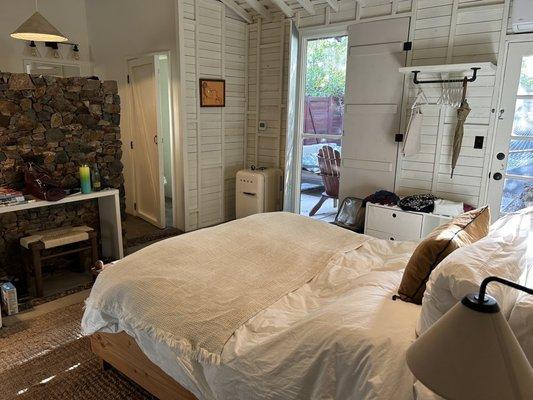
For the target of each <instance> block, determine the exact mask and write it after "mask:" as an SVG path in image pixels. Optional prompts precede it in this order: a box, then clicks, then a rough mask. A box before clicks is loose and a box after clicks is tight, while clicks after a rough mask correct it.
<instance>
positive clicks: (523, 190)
mask: <svg viewBox="0 0 533 400" xmlns="http://www.w3.org/2000/svg"><path fill="white" fill-rule="evenodd" d="M531 205H533V182H531V181H530V182H528V181H522V180H519V179H506V180H505V185H504V188H503V196H502V205H501V208H500V212H501V213H502V214H505V213H510V212H514V211H518V210H521V209H522V208H526V207H529V206H531Z"/></svg>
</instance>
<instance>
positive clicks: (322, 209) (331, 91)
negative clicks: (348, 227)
mask: <svg viewBox="0 0 533 400" xmlns="http://www.w3.org/2000/svg"><path fill="white" fill-rule="evenodd" d="M347 49H348V37H347V36H346V34H345V32H338V33H337V34H330V35H328V36H327V37H307V38H304V39H303V42H302V67H301V69H300V71H301V77H300V82H301V85H300V97H299V98H300V112H299V121H298V139H299V140H298V146H299V154H300V157H298V158H299V168H298V170H299V171H300V174H299V177H298V178H299V185H296V193H295V199H296V202H297V204H295V209H296V211H299V213H300V214H302V215H307V216H311V217H313V218H316V219H321V220H325V221H328V222H331V221H333V220H334V219H335V215H336V213H337V207H338V193H339V182H340V159H341V148H342V135H343V131H344V126H343V124H344V94H345V86H346V55H347Z"/></svg>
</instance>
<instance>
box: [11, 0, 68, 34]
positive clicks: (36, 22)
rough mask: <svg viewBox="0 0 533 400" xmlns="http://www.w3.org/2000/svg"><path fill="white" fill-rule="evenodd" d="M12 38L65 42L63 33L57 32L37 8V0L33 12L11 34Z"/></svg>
mask: <svg viewBox="0 0 533 400" xmlns="http://www.w3.org/2000/svg"><path fill="white" fill-rule="evenodd" d="M11 37H12V38H14V39H21V40H27V41H34V42H67V41H68V39H67V37H66V36H65V35H63V34H62V33H61V32H59V31H58V30H57V29H56V27H54V26H53V25H52V24H51V23H50V22H48V20H47V19H46V18H45V17H43V16H42V15H41V13H39V11H38V10H37V0H35V13H33V15H32V16H31V17H29V18H28V19H27V20H26V21H24V22H23V23H22V25H20V26H19V27H18V28H17V30H16V31H15V32H13V33H12V34H11Z"/></svg>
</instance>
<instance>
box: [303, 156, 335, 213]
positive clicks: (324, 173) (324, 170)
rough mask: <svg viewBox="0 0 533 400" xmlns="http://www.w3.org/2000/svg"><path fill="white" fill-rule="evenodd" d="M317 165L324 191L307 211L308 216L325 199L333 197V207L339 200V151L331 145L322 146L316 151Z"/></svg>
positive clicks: (316, 210) (318, 208)
mask: <svg viewBox="0 0 533 400" xmlns="http://www.w3.org/2000/svg"><path fill="white" fill-rule="evenodd" d="M318 166H319V168H320V176H321V177H322V182H323V183H324V188H325V190H324V192H323V193H322V196H320V200H318V203H316V205H315V206H314V207H313V209H312V210H311V211H310V212H309V216H310V217H312V216H313V215H315V214H316V213H317V212H318V210H320V207H322V204H324V202H325V201H326V200H327V199H333V205H334V207H337V202H338V200H339V182H340V169H341V153H339V151H338V150H333V148H332V147H331V146H324V147H322V148H321V149H320V150H319V151H318Z"/></svg>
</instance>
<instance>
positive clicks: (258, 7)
mask: <svg viewBox="0 0 533 400" xmlns="http://www.w3.org/2000/svg"><path fill="white" fill-rule="evenodd" d="M245 1H246V2H247V3H248V5H249V6H250V7H252V8H253V9H254V10H255V12H256V13H258V14H261V16H262V17H264V18H266V19H272V14H271V13H270V11H268V10H267V9H266V8H265V6H263V5H262V4H261V3H259V1H257V0H245Z"/></svg>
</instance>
